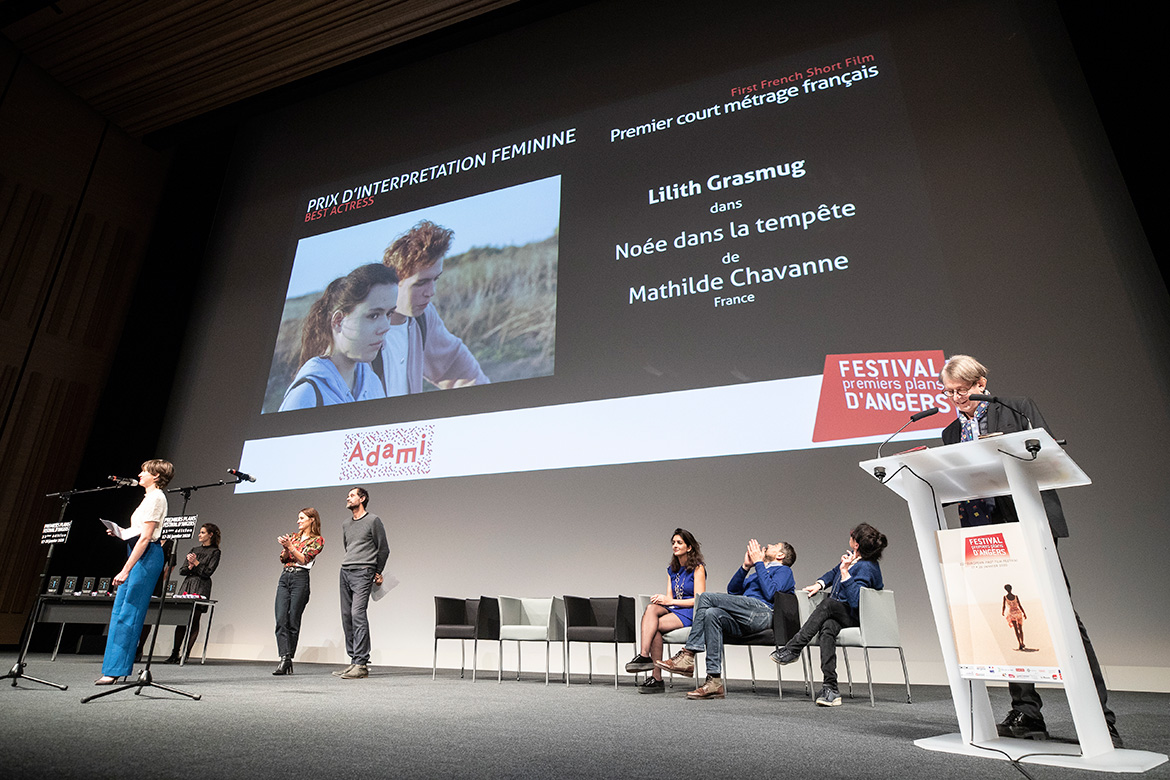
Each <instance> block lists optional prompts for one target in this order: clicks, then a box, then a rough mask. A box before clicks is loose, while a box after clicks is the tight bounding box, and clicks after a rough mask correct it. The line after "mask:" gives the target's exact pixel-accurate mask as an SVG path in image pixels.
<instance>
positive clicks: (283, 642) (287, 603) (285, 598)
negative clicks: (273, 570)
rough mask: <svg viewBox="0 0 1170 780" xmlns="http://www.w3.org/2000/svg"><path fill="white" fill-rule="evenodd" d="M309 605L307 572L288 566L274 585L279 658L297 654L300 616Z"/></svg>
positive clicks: (306, 570) (297, 567)
mask: <svg viewBox="0 0 1170 780" xmlns="http://www.w3.org/2000/svg"><path fill="white" fill-rule="evenodd" d="M308 603H309V570H308V569H302V568H300V567H299V566H288V567H286V568H285V570H284V571H282V572H281V573H280V579H279V580H278V581H277V583H276V652H277V653H278V654H279V655H280V657H281V658H284V657H285V656H288V657H289V658H292V657H293V656H294V655H296V654H297V638H298V637H300V635H301V615H303V614H304V613H305V605H306V604H308Z"/></svg>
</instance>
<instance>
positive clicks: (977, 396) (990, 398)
mask: <svg viewBox="0 0 1170 780" xmlns="http://www.w3.org/2000/svg"><path fill="white" fill-rule="evenodd" d="M967 397H968V398H970V399H971V400H972V401H987V402H988V403H992V404H999V405H1000V406H1002V407H1003V408H1004V409H1007V410H1009V411H1012V412H1015V413H1016V414H1018V415H1019V416H1020V417H1023V418H1024V421H1025V422H1027V423H1028V430H1031V429H1032V428H1035V427H1036V426H1035V425H1032V420H1031V419H1030V418H1029V417H1028V415H1026V414H1024V413H1023V412H1021V411H1020V410H1019V409H1017V408H1015V407H1014V406H1008V405H1007V404H1005V403H1004V402H1003V401H1001V400H999V398H997V397H996V396H994V395H987V394H986V393H971V395H969V396H967Z"/></svg>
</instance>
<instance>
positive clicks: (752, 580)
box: [727, 561, 796, 607]
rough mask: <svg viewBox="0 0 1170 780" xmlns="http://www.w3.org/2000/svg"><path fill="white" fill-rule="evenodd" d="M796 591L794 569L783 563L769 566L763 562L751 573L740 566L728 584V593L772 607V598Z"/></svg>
mask: <svg viewBox="0 0 1170 780" xmlns="http://www.w3.org/2000/svg"><path fill="white" fill-rule="evenodd" d="M795 590H796V580H794V579H793V578H792V569H790V568H788V567H787V566H785V565H784V564H782V563H772V565H770V566H769V565H767V564H765V563H764V562H763V561H760V562H759V563H757V564H756V565H755V566H754V567H753V568H752V570H751V572H750V573H749V572H746V571H744V569H743V567H742V566H740V567H739V568H738V569H736V570H735V574H733V575H732V576H731V582H729V583H727V592H728V593H731V594H734V595H736V596H750V597H751V598H753V599H759V600H760V601H762V602H764V603H765V604H767V605H768V606H769V607H771V606H772V598H773V597H774V596H775V595H776V593H777V592H779V593H792V592H793V591H795Z"/></svg>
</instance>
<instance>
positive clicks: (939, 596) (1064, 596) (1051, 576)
mask: <svg viewBox="0 0 1170 780" xmlns="http://www.w3.org/2000/svg"><path fill="white" fill-rule="evenodd" d="M1029 440H1035V441H1036V442H1039V445H1040V449H1039V452H1037V453H1036V456H1035V458H1034V459H1033V455H1032V453H1030V452H1029V451H1028V449H1027V446H1026V445H1025V442H1026V441H1029ZM860 466H861V468H862V469H864V470H865V471H866V473H868V474H870V475H871V476H872V475H873V474H874V470H875V469H884V470H885V472H884V473H885V477H884V484H885V485H886V487H888V488H890V489H891V490H893V491H894V492H895V493H897V494H898V495H899V496H901V497H902V498H903V499H905V500H906V503H907V505H908V507H909V509H910V519H911V521H912V523H913V525H914V536H915V538H916V540H917V542H918V554H919V556H920V557H921V559H922V570H923V574H924V575H925V577H926V587H927V591H928V593H929V596H930V606H931V611H932V613H933V614H934V622H935V627H936V629H937V631H938V638H939V643H940V644H941V645H942V654H943V660H944V661H945V662H946V669H947V680H948V682H949V684H950V687H951V697H952V699H953V700H954V702H955V715H956V717H957V718H958V722H959V733H958V734H946V735H942V736H938V737H929V738H927V739H919V740H916V741H915V743H914V744H915V745H917V746H919V747H922V748H925V749H927V750H937V751H943V752H949V753H961V754H964V755H970V756H983V757H987V758H1000V759H1007V758H1009V757H1010V758H1012V759H1015V760H1019V761H1021V762H1025V763H1035V764H1047V765H1050V766H1063V767H1073V768H1077V769H1089V770H1097V771H1105V772H1145V771H1147V770H1149V769H1152V768H1154V767H1156V766H1158V765H1160V764H1162V763H1164V762H1165V761H1166V760H1167V757H1166V756H1165V755H1162V754H1161V753H1151V752H1147V751H1142V750H1124V749H1115V748H1114V747H1113V743H1112V741H1111V740H1110V738H1109V731H1108V729H1107V727H1106V725H1105V718H1104V716H1103V715H1102V713H1101V704H1100V702H1099V701H1098V699H1097V690H1096V687H1095V686H1094V684H1093V678H1092V675H1091V674H1090V673H1089V663H1088V661H1087V660H1086V658H1085V648H1084V645H1083V644H1082V643H1081V638H1080V632H1079V631H1078V630H1077V623H1076V617H1075V616H1074V614H1073V608H1072V601H1071V600H1070V599H1069V595H1068V589H1067V588H1066V587H1065V583H1064V575H1063V573H1062V571H1061V567H1060V561H1059V560H1058V559H1057V557H1056V545H1055V543H1054V542H1053V539H1052V533H1051V531H1050V530H1049V526H1048V517H1047V515H1045V513H1044V505H1043V502H1042V500H1041V498H1040V491H1041V490H1049V489H1054V488H1066V487H1075V486H1078V485H1088V484H1091V482H1090V480H1089V477H1088V476H1087V475H1086V474H1085V472H1084V471H1082V470H1081V468H1080V467H1079V466H1077V464H1076V463H1075V462H1073V460H1072V458H1070V457H1069V456H1068V455H1066V454H1065V452H1064V450H1063V449H1062V448H1061V447H1060V446H1059V445H1058V444H1057V443H1056V442H1055V441H1054V440H1053V438H1052V437H1051V436H1050V435H1049V434H1048V432H1047V431H1045V430H1043V429H1036V430H1030V431H1020V432H1018V433H1010V434H1006V435H1003V436H993V437H990V438H986V439H981V440H979V441H972V442H964V443H962V444H953V445H950V446H945V447H934V448H931V449H928V450H921V451H918V452H910V453H905V454H901V455H891V456H888V457H884V458H877V459H875V460H867V461H863V462H862V463H861V464H860ZM1003 495H1011V496H1012V498H1013V499H1014V501H1015V504H1016V512H1017V514H1018V515H1019V518H1020V525H1021V527H1022V530H1023V532H1024V538H1025V542H1026V544H1027V546H1028V550H1029V553H1030V555H1031V558H1032V560H1033V561H1036V562H1037V571H1036V579H1037V582H1038V584H1039V587H1040V594H1039V595H1040V600H1041V604H1042V605H1043V607H1044V610H1045V612H1046V613H1047V615H1048V616H1049V628H1050V630H1051V633H1052V642H1053V645H1054V646H1055V648H1056V653H1057V658H1058V660H1059V664H1060V667H1061V669H1062V671H1063V678H1064V688H1065V692H1066V694H1067V696H1068V703H1069V709H1070V710H1071V712H1072V718H1073V724H1074V726H1075V727H1076V732H1077V737H1078V739H1079V741H1080V744H1079V745H1076V744H1068V743H1062V742H1057V741H1043V742H1042V741H1034V740H1022V739H1006V738H1002V737H999V736H998V735H997V734H996V730H995V716H994V715H993V713H992V711H991V703H990V701H989V699H988V696H987V683H986V682H985V681H983V680H969V679H964V678H962V677H960V676H959V658H958V651H957V649H956V644H955V638H954V634H953V633H952V628H951V621H950V615H949V612H948V608H947V600H946V593H945V589H944V584H943V575H942V569H941V566H940V561H939V549H938V544H937V541H936V536H935V532H936V531H939V530H941V529H943V528H945V527H946V520H945V518H944V515H943V510H942V505H943V504H949V503H952V502H955V501H963V500H966V499H972V498H990V497H994V496H1003ZM992 527H993V526H991V527H989V530H990V528H992Z"/></svg>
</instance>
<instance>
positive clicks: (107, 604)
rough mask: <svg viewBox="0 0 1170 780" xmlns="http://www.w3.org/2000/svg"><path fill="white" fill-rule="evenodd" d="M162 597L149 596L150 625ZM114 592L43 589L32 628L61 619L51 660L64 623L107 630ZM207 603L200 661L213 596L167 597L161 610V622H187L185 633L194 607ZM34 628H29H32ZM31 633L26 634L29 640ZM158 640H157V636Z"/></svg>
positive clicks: (181, 661)
mask: <svg viewBox="0 0 1170 780" xmlns="http://www.w3.org/2000/svg"><path fill="white" fill-rule="evenodd" d="M160 601H161V599H159V598H158V597H157V596H155V597H153V598H151V600H150V605H151V606H150V608H149V609H148V610H147V612H146V625H148V626H153V625H154V621H155V618H156V617H158V604H159V602H160ZM113 605H114V597H113V596H92V595H73V594H65V595H57V594H55V593H43V594H41V595H40V596H39V597H38V598H37V605H36V610H37V613H36V614H37V618H36V620H35V621H33V629H35V628H36V624H37V623H60V624H61V629H60V630H59V631H58V632H57V644H56V645H55V646H54V647H53V656H52V658H51V659H50V660H53V661H56V660H57V651H58V650H59V649H60V647H61V637H62V636H63V635H64V633H65V625H66V624H67V623H84V624H87V625H102V626H106V627H107V628H106V630H107V632H108V631H109V622H110V612H111V611H112V609H113ZM201 606H203V607H207V625H206V626H204V627H203V656H202V658H200V660H199V662H200V663H206V661H207V640H208V639H209V638H210V637H211V616H212V614H213V613H214V612H215V601H214V600H213V599H191V598H174V597H171V598H168V599H167V601H166V606H165V607H164V608H163V611H162V620H161V621H160V622H159V625H160V627H161V626H186V627H187V636H190V635H191V626H192V624H193V623H194V622H195V610H196V609H197V608H199V607H201ZM33 629H30V631H31V630H33ZM31 642H32V637H31V636H30V637H29V643H30V644H31ZM156 642H157V640H156ZM183 656H184V657H183V658H182V659H181V660H180V663H186V660H187V659H186V657H185V656H186V653H183Z"/></svg>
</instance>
